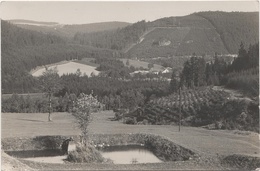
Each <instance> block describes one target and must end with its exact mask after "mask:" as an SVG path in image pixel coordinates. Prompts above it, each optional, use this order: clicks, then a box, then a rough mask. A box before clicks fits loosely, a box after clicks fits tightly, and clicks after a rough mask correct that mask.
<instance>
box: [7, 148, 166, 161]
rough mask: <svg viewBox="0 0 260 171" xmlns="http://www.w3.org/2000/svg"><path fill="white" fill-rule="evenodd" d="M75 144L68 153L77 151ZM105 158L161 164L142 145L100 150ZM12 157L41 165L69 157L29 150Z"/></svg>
mask: <svg viewBox="0 0 260 171" xmlns="http://www.w3.org/2000/svg"><path fill="white" fill-rule="evenodd" d="M75 148H76V147H75V144H72V145H70V146H69V149H68V151H73V150H75ZM99 150H100V152H101V154H102V156H103V157H104V158H108V159H111V160H112V161H113V163H114V164H137V163H161V162H163V161H161V160H160V159H158V158H157V157H156V156H155V155H154V154H153V153H152V152H151V151H149V150H148V149H147V148H146V147H144V146H141V145H121V146H106V147H104V148H102V149H99ZM6 153H7V154H9V155H10V156H13V157H16V158H21V159H23V160H30V161H34V162H41V163H60V164H62V163H65V159H66V158H67V155H64V154H63V153H62V151H61V150H55V149H51V150H27V151H6Z"/></svg>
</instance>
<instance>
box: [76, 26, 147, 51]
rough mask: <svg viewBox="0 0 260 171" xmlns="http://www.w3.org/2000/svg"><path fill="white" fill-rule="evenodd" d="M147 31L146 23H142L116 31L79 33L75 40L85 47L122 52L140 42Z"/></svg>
mask: <svg viewBox="0 0 260 171" xmlns="http://www.w3.org/2000/svg"><path fill="white" fill-rule="evenodd" d="M146 29H147V28H146V24H145V21H140V22H137V23H134V24H132V25H130V26H127V27H125V28H122V29H117V30H115V31H103V32H94V33H77V34H75V36H74V40H75V41H76V42H78V43H79V44H83V45H89V46H94V47H98V48H108V49H113V50H122V49H123V48H126V47H127V46H128V45H130V44H132V43H136V42H137V41H139V38H140V36H141V35H142V34H143V33H144V32H145V31H146Z"/></svg>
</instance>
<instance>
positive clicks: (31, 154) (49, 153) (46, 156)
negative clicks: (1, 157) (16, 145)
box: [5, 143, 76, 164]
mask: <svg viewBox="0 0 260 171" xmlns="http://www.w3.org/2000/svg"><path fill="white" fill-rule="evenodd" d="M75 149H76V145H75V144H73V143H72V144H71V145H69V147H68V151H73V150H75ZM5 152H6V153H7V154H8V155H10V156H13V157H16V158H22V159H24V160H30V161H35V162H41V163H60V164H62V163H65V162H64V160H65V159H66V158H67V155H64V154H63V152H62V151H61V150H59V149H56V150H55V149H50V150H27V151H5Z"/></svg>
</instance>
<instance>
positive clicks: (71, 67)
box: [32, 62, 99, 77]
mask: <svg viewBox="0 0 260 171" xmlns="http://www.w3.org/2000/svg"><path fill="white" fill-rule="evenodd" d="M54 67H57V70H58V74H59V75H60V76H61V75H64V74H71V73H76V72H77V69H80V72H81V73H82V74H83V75H84V74H86V75H88V76H90V75H91V73H92V72H93V73H95V75H97V74H98V73H99V71H97V70H96V67H93V66H90V65H86V64H81V63H77V62H66V63H61V64H57V65H52V66H50V68H54ZM44 71H45V68H39V69H38V70H35V71H34V72H32V75H33V76H35V77H38V76H40V75H42V73H43V72H44Z"/></svg>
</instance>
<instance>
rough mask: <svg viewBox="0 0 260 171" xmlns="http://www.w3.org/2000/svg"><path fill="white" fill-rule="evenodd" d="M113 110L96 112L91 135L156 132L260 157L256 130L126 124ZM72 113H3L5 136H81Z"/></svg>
mask: <svg viewBox="0 0 260 171" xmlns="http://www.w3.org/2000/svg"><path fill="white" fill-rule="evenodd" d="M113 116H114V114H113V112H111V111H103V112H100V113H97V114H95V115H94V118H93V122H92V123H91V125H90V133H91V134H118V133H152V134H157V135H161V136H164V137H168V138H170V139H171V140H172V141H173V142H175V143H177V144H179V145H182V146H184V147H186V148H189V149H191V150H193V151H194V152H197V153H199V154H205V155H213V156H215V155H217V154H219V155H231V154H245V155H250V156H260V154H259V152H260V151H259V135H258V134H257V133H253V132H240V131H227V130H221V131H220V130H206V129H203V128H194V127H181V132H179V131H178V126H172V125H125V124H123V123H121V122H117V121H110V119H109V118H112V117H113ZM73 120H74V118H73V117H72V115H70V114H68V113H54V114H53V122H47V113H3V114H2V138H7V137H28V136H29V137H32V136H38V135H68V136H69V135H78V134H79V133H80V131H79V130H78V129H77V127H76V125H75V124H73V123H74V122H73Z"/></svg>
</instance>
